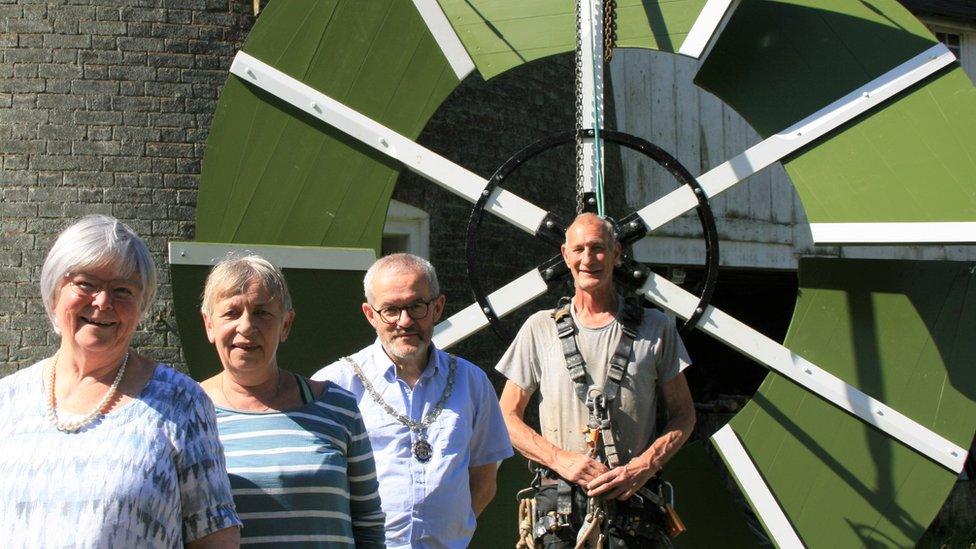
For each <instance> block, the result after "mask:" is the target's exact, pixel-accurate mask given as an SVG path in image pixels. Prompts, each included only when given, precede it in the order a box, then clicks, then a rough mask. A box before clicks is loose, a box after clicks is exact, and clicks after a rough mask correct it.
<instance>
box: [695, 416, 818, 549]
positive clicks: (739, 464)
mask: <svg viewBox="0 0 976 549" xmlns="http://www.w3.org/2000/svg"><path fill="white" fill-rule="evenodd" d="M712 443H714V444H715V447H716V448H717V449H718V452H719V454H720V455H721V456H722V460H723V461H724V462H725V464H726V465H728V467H729V470H730V471H731V472H732V476H734V477H735V480H736V482H737V483H738V485H739V487H740V488H742V493H743V494H744V495H745V496H746V498H748V499H749V503H751V504H752V508H753V509H755V511H756V514H757V515H758V516H759V520H761V521H762V523H763V526H764V527H765V528H766V532H767V533H768V534H769V536H770V538H772V540H773V542H774V543H775V544H776V546H777V547H785V548H791V549H792V548H795V547H804V545H803V542H802V541H800V536H799V535H798V534H797V533H796V529H795V528H793V524H792V523H791V522H790V520H789V519H788V518H787V517H786V513H785V512H784V511H783V508H782V507H780V505H779V502H777V501H776V497H775V496H773V493H772V491H771V490H770V489H769V486H768V485H767V484H766V481H765V480H763V478H762V475H761V474H760V473H759V470H758V469H756V464H755V463H753V462H752V458H750V457H749V454H748V452H746V449H745V448H744V447H743V446H742V442H741V441H740V440H739V437H737V436H736V434H735V431H733V430H732V428H731V427H729V426H728V425H726V426H725V427H722V428H721V429H719V430H718V431H717V432H716V433H715V434H714V435H712Z"/></svg>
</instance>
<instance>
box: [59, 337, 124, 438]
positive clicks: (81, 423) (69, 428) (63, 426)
mask: <svg viewBox="0 0 976 549" xmlns="http://www.w3.org/2000/svg"><path fill="white" fill-rule="evenodd" d="M60 354H61V352H60V351H58V353H56V354H55V355H54V364H52V365H51V373H50V374H48V384H49V388H48V394H49V398H48V399H47V419H48V421H50V422H51V423H52V424H53V425H54V426H55V427H56V428H57V429H58V431H61V432H63V433H76V432H78V431H80V430H81V429H82V428H84V427H87V426H89V425H91V424H92V423H93V422H94V421H95V419H96V418H97V417H98V416H100V415H102V413H103V410H104V409H105V407H106V406H107V405H108V403H109V402H111V400H112V397H114V396H115V391H116V389H118V388H119V382H120V381H122V376H124V375H125V365H126V364H128V363H129V352H128V351H126V353H125V358H124V359H122V365H121V366H119V371H118V373H116V374H115V380H114V381H112V385H111V386H109V388H108V392H107V393H105V396H104V397H102V400H100V401H99V402H98V404H96V405H95V409H94V410H92V411H91V412H88V415H86V416H85V417H83V418H81V419H79V420H77V421H61V420H60V419H58V410H57V402H56V399H57V397H56V396H55V394H54V372H55V370H57V367H58V358H59V357H60Z"/></svg>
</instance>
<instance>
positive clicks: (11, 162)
mask: <svg viewBox="0 0 976 549" xmlns="http://www.w3.org/2000/svg"><path fill="white" fill-rule="evenodd" d="M28 167H29V161H28V157H27V156H22V155H16V154H11V155H5V156H4V157H3V169H4V170H5V171H12V170H26V169H27V168H28Z"/></svg>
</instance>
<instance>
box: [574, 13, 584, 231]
mask: <svg viewBox="0 0 976 549" xmlns="http://www.w3.org/2000/svg"><path fill="white" fill-rule="evenodd" d="M583 1H584V0H576V213H577V214H581V213H583V170H584V167H583V136H582V134H581V132H582V131H583V21H582V19H581V14H582V11H583V6H582V3H583Z"/></svg>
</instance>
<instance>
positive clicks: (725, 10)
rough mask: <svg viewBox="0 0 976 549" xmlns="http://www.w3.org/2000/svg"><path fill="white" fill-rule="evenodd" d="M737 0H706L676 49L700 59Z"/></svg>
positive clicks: (736, 3)
mask: <svg viewBox="0 0 976 549" xmlns="http://www.w3.org/2000/svg"><path fill="white" fill-rule="evenodd" d="M738 4H739V0H708V1H707V2H705V6H704V7H702V10H701V12H700V13H699V14H698V18H697V19H695V22H694V24H692V25H691V30H689V31H688V35H687V36H686V37H685V40H684V42H682V43H681V47H680V48H679V49H678V53H679V54H681V55H687V56H688V57H693V58H695V59H700V58H702V57H703V54H704V53H705V52H706V51H707V50H710V49H711V48H710V46H711V44H714V42H715V39H716V38H718V35H719V34H721V31H722V28H724V27H725V24H726V23H727V22H728V19H729V16H731V15H732V12H733V11H735V7H736V6H737V5H738Z"/></svg>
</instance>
